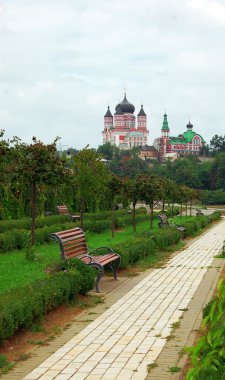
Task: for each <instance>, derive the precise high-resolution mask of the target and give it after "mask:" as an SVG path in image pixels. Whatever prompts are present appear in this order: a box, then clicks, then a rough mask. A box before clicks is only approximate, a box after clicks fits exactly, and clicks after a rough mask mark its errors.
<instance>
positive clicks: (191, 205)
mask: <svg viewBox="0 0 225 380" xmlns="http://www.w3.org/2000/svg"><path fill="white" fill-rule="evenodd" d="M190 216H192V198H191V201H190Z"/></svg>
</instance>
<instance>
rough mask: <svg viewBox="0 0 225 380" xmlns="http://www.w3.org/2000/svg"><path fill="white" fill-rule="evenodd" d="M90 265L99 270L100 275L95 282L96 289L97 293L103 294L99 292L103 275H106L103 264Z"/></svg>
mask: <svg viewBox="0 0 225 380" xmlns="http://www.w3.org/2000/svg"><path fill="white" fill-rule="evenodd" d="M88 265H90V266H91V267H94V268H97V269H98V275H97V277H96V280H95V289H96V293H101V291H100V290H99V287H98V284H99V281H100V279H101V278H102V275H103V273H104V268H103V266H102V265H101V264H98V263H90V264H88Z"/></svg>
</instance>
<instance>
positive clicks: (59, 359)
mask: <svg viewBox="0 0 225 380" xmlns="http://www.w3.org/2000/svg"><path fill="white" fill-rule="evenodd" d="M224 240H225V220H222V221H221V222H219V223H218V224H217V225H215V226H214V227H212V228H211V229H210V230H208V231H207V232H206V233H204V234H203V235H202V236H200V237H199V238H198V239H197V240H195V241H194V242H193V243H192V244H191V245H190V246H189V247H187V249H185V250H183V251H182V252H180V253H179V254H177V255H176V256H174V257H172V258H171V259H170V260H169V261H168V263H167V265H166V266H165V267H163V268H159V269H155V270H153V271H152V272H151V273H150V274H149V275H147V276H146V277H145V278H143V280H142V281H140V282H139V283H137V285H136V286H134V287H133V288H132V289H131V290H130V291H129V292H128V293H127V294H124V295H122V296H121V299H119V300H118V301H116V302H115V303H114V304H112V306H111V307H110V308H109V309H107V310H105V311H104V312H103V313H102V314H101V315H99V316H98V317H97V318H96V319H95V320H94V321H93V322H91V323H90V324H89V325H88V326H86V327H84V328H83V330H82V331H80V333H78V334H77V335H76V336H74V338H72V339H70V340H69V341H68V342H67V343H66V344H64V346H62V347H61V348H60V349H59V350H58V351H56V352H55V353H54V354H53V355H52V356H50V357H49V358H48V359H47V360H45V361H44V363H43V364H41V365H40V366H39V367H37V368H36V369H35V370H34V371H32V372H31V373H30V374H28V375H27V376H25V377H23V379H24V380H25V379H26V380H52V379H58V380H67V378H68V375H70V378H69V379H70V380H81V379H89V380H91V379H98V378H99V379H100V378H101V379H103V380H107V379H109V380H110V379H118V380H124V379H126V380H128V379H134V380H135V379H138V380H144V379H145V378H146V376H147V375H148V365H149V364H152V363H154V362H155V361H156V360H157V357H159V355H160V353H161V352H162V350H163V348H164V347H165V346H166V344H167V343H169V342H167V340H166V336H168V335H170V334H171V333H172V330H173V323H175V322H177V321H178V320H179V318H180V317H181V316H182V315H183V314H184V310H185V309H187V308H188V305H189V303H190V302H191V301H192V299H193V298H194V295H195V292H196V290H197V289H198V287H199V286H200V284H201V282H202V280H203V278H204V276H205V274H206V272H207V270H208V267H209V266H211V265H212V263H213V258H214V256H216V255H218V253H219V251H220V249H221V248H222V245H223V241H224ZM182 309H183V310H182ZM102 310H104V309H102ZM80 319H81V318H80ZM84 319H85V318H84ZM190 325H191V324H190ZM186 328H187V327H186ZM173 333H174V332H173ZM177 342H179V339H177ZM182 343H183V341H182V338H181V340H180V346H182ZM179 350H180V347H179ZM179 350H178V349H175V350H174V352H173V354H172V355H171V356H168V357H167V360H166V361H165V362H164V366H162V367H161V375H160V376H161V377H158V376H157V378H159V379H164V378H165V379H166V378H168V377H166V376H168V375H169V376H170V375H171V374H170V372H169V363H170V360H171V361H172V360H173V358H174V357H175V355H177V353H178V351H179ZM88 363H89V364H88ZM64 364H65V365H64ZM63 365H64V367H63ZM172 365H173V363H172V364H171V366H172ZM155 370H157V369H155ZM118 371H119V372H118ZM150 374H151V372H150ZM150 374H149V375H148V378H149V379H150V378H151V377H149V376H150ZM63 376H64V377H63ZM113 376H114V377H113Z"/></svg>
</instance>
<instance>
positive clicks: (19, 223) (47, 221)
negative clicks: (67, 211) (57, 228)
mask: <svg viewBox="0 0 225 380" xmlns="http://www.w3.org/2000/svg"><path fill="white" fill-rule="evenodd" d="M69 221H70V218H69V216H68V215H51V216H47V217H40V218H37V219H36V227H37V228H43V227H47V226H52V225H54V224H61V223H66V222H69ZM12 229H23V230H29V229H31V218H23V219H15V220H1V221H0V232H2V233H3V232H6V231H9V230H12Z"/></svg>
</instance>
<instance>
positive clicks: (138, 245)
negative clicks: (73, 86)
mask: <svg viewBox="0 0 225 380" xmlns="http://www.w3.org/2000/svg"><path fill="white" fill-rule="evenodd" d="M180 238H181V233H180V232H179V231H178V230H177V229H175V228H166V229H164V230H158V231H154V232H144V233H141V234H137V236H136V237H132V238H131V239H129V241H126V242H124V243H120V244H117V245H114V246H113V247H112V248H113V249H114V251H115V252H117V253H119V254H120V256H121V266H120V267H121V268H126V267H128V266H130V265H132V264H134V263H135V262H136V261H138V260H139V259H142V258H143V257H146V256H149V255H152V254H154V253H155V251H156V250H163V249H166V248H167V247H168V246H170V245H172V244H177V243H178V242H179V240H180Z"/></svg>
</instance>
